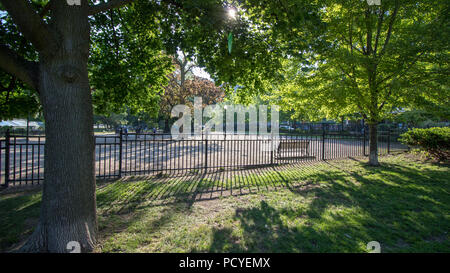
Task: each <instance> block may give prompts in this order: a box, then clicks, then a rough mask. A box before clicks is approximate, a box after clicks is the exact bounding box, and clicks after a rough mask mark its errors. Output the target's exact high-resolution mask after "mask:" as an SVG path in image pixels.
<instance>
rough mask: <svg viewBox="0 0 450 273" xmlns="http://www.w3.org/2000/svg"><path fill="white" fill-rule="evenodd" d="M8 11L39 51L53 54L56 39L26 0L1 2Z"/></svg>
mask: <svg viewBox="0 0 450 273" xmlns="http://www.w3.org/2000/svg"><path fill="white" fill-rule="evenodd" d="M0 2H1V3H2V4H3V6H4V7H5V9H6V11H7V12H8V13H9V15H10V16H11V17H12V19H13V21H14V22H15V23H16V24H17V26H18V28H19V30H20V31H21V32H22V34H23V35H24V36H25V38H27V39H28V40H29V41H30V42H31V43H32V44H33V45H34V47H35V48H36V50H37V51H39V52H43V51H45V50H47V51H48V52H53V51H54V47H56V45H57V43H56V39H55V37H54V36H53V34H52V33H51V31H50V29H49V27H48V25H47V24H46V23H45V22H44V21H43V20H42V19H41V16H40V15H39V14H38V13H36V12H35V11H34V9H33V6H32V5H31V4H30V3H29V2H28V1H26V0H14V1H11V0H0Z"/></svg>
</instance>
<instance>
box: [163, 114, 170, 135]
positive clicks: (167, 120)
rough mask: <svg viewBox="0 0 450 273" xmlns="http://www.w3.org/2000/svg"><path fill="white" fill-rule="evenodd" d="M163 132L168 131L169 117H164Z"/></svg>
mask: <svg viewBox="0 0 450 273" xmlns="http://www.w3.org/2000/svg"><path fill="white" fill-rule="evenodd" d="M164 132H166V133H170V126H169V119H168V118H166V119H165V120H164Z"/></svg>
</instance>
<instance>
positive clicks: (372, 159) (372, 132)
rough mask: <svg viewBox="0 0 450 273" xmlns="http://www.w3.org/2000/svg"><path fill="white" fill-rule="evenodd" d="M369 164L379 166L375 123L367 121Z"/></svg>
mask: <svg viewBox="0 0 450 273" xmlns="http://www.w3.org/2000/svg"><path fill="white" fill-rule="evenodd" d="M369 139H370V143H369V150H370V153H369V165H370V166H379V165H380V163H379V162H378V136H377V124H376V123H369Z"/></svg>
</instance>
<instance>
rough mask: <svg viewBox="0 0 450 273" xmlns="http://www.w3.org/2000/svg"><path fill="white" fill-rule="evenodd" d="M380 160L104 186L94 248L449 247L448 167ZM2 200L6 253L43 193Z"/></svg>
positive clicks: (407, 159) (0, 232)
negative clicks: (375, 164) (377, 162)
mask: <svg viewBox="0 0 450 273" xmlns="http://www.w3.org/2000/svg"><path fill="white" fill-rule="evenodd" d="M380 161H381V163H382V167H379V168H373V167H369V166H367V165H366V164H365V163H364V162H360V161H358V160H354V159H348V160H339V161H337V160H336V161H329V162H320V163H316V164H303V165H302V164H299V165H294V166H283V167H277V168H275V169H265V170H257V169H254V170H246V171H242V172H239V173H233V175H232V174H231V173H230V172H219V173H215V174H208V175H206V176H204V175H202V174H194V175H193V176H190V177H174V176H161V175H160V176H157V177H153V178H147V179H143V178H139V177H133V178H129V179H128V180H126V181H118V182H114V183H109V184H101V185H99V186H98V191H97V205H98V215H99V231H100V238H99V244H98V247H97V249H96V251H98V252H366V251H367V250H366V244H367V243H368V242H370V241H378V242H380V244H381V251H382V252H450V240H449V234H448V231H449V230H450V215H449V212H450V184H449V181H450V180H449V179H448V175H449V167H448V166H444V165H437V164H432V163H426V162H422V161H419V160H417V159H415V158H414V157H412V156H410V155H397V156H388V157H382V158H381V159H380ZM194 173H195V172H194ZM0 198H1V200H0V219H1V222H2V225H0V247H1V249H3V250H5V249H7V248H8V247H10V246H11V245H12V244H14V243H17V242H18V241H20V240H21V239H23V238H24V236H25V235H27V234H29V232H30V231H31V229H32V228H31V225H30V223H34V222H35V221H30V219H34V218H36V217H37V216H38V215H39V202H40V201H39V199H40V194H39V193H32V194H24V195H19V196H18V195H11V196H10V195H3V196H0Z"/></svg>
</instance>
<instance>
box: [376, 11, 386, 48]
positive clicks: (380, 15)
mask: <svg viewBox="0 0 450 273" xmlns="http://www.w3.org/2000/svg"><path fill="white" fill-rule="evenodd" d="M384 13H385V9H384V8H382V9H380V14H379V15H378V26H377V36H376V37H375V48H374V50H373V55H374V56H376V55H377V50H378V42H379V40H380V34H381V26H382V24H383V19H384Z"/></svg>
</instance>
